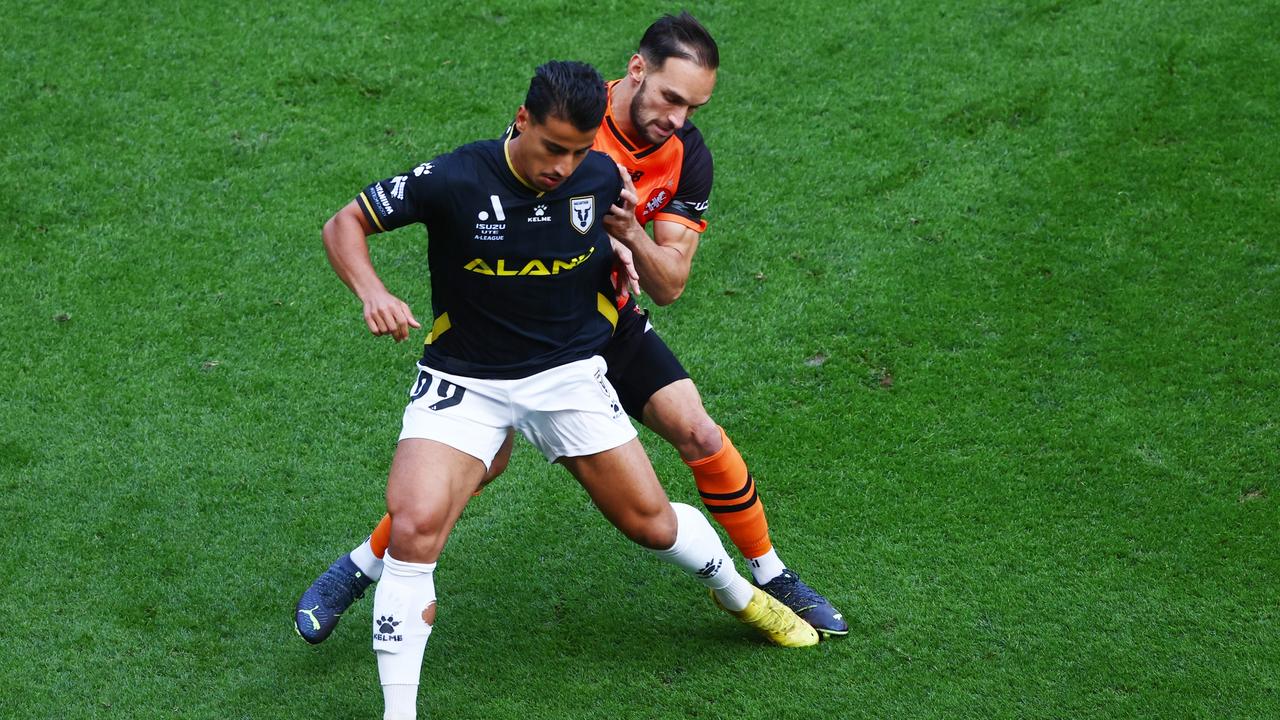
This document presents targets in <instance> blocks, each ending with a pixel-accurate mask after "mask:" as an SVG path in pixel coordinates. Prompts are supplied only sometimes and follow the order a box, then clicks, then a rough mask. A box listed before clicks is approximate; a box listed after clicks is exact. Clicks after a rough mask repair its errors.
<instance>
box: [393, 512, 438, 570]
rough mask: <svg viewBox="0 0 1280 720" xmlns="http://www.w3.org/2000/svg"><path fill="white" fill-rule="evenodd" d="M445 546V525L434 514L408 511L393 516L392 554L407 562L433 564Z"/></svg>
mask: <svg viewBox="0 0 1280 720" xmlns="http://www.w3.org/2000/svg"><path fill="white" fill-rule="evenodd" d="M443 546H444V523H443V522H441V519H440V518H439V517H438V516H436V515H435V514H432V513H421V512H414V511H412V510H406V511H402V512H398V513H392V515H391V541H390V544H389V547H390V551H391V553H392V554H393V555H394V556H395V557H396V558H397V559H398V560H402V561H405V562H433V561H434V560H435V557H436V556H438V555H439V554H440V549H441V548H442V547H443Z"/></svg>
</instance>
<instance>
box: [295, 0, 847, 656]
mask: <svg viewBox="0 0 1280 720" xmlns="http://www.w3.org/2000/svg"><path fill="white" fill-rule="evenodd" d="M718 66H719V51H718V49H717V47H716V43H715V41H714V40H713V39H712V37H711V35H710V33H708V32H707V30H706V29H705V28H704V27H703V26H702V25H701V24H700V23H699V22H698V21H697V20H696V19H694V18H693V16H691V15H689V14H688V13H682V14H680V15H678V16H672V15H667V16H664V17H662V18H660V19H659V20H658V21H657V22H655V23H654V24H653V25H651V26H650V27H649V28H648V30H647V31H646V32H645V34H644V37H643V38H641V41H640V47H639V49H638V51H637V52H636V53H635V54H634V55H632V56H631V59H630V61H629V62H628V63H627V72H626V75H624V76H623V77H622V78H620V79H618V80H615V81H614V82H612V83H609V103H608V108H607V110H606V113H605V117H604V121H603V122H602V124H601V128H600V131H599V132H598V133H597V134H596V139H595V143H594V145H593V148H594V149H596V150H599V151H601V152H605V153H608V154H609V156H610V157H612V158H613V160H614V161H615V162H616V163H618V164H619V166H620V169H622V170H625V173H624V176H625V177H624V180H625V185H624V195H626V196H628V199H629V200H631V203H634V206H635V207H634V212H632V211H630V210H628V209H624V208H622V207H618V206H614V207H612V208H611V209H610V214H609V215H608V217H606V218H605V226H606V228H607V229H608V231H609V233H610V235H612V236H613V237H614V238H616V239H617V240H619V241H620V242H621V243H623V244H624V245H626V246H627V247H628V248H629V249H630V250H631V252H632V256H633V258H634V263H635V267H636V270H637V271H638V272H639V275H640V287H641V289H642V290H643V291H644V292H645V293H646V294H648V295H649V297H650V299H652V300H653V301H654V302H655V303H657V304H658V305H666V304H668V303H671V302H673V301H675V300H676V299H677V298H678V297H679V296H680V294H681V293H682V292H683V290H684V287H685V283H686V282H687V281H688V279H689V273H690V267H691V265H692V262H693V256H694V253H695V252H696V251H697V248H698V241H699V239H700V237H701V234H702V232H703V231H704V230H705V229H706V227H707V223H706V221H705V220H704V219H703V214H704V213H705V212H706V210H707V206H708V201H709V199H710V196H711V186H712V159H711V152H710V150H709V149H708V148H707V146H706V144H705V143H704V142H703V139H702V134H701V133H700V132H699V131H698V129H697V128H696V127H695V126H694V125H693V123H692V122H691V121H690V117H691V116H692V115H693V113H694V112H695V111H696V110H697V109H698V108H699V107H701V106H703V105H705V104H706V103H707V102H708V101H709V100H710V99H711V94H712V92H713V90H714V89H715V82H716V70H717V68H718ZM646 225H650V226H651V227H652V235H650V234H649V233H647V232H646V231H645V226H646ZM602 355H603V357H604V358H605V360H606V361H607V362H608V368H609V369H608V378H609V381H610V382H611V383H612V384H613V386H614V388H615V389H616V390H617V393H618V397H619V399H620V400H621V402H622V405H623V408H624V409H625V410H626V411H627V413H628V414H630V415H631V416H632V417H634V418H636V419H638V420H640V421H641V422H642V423H644V425H646V426H647V427H648V428H650V429H651V430H653V431H654V432H655V433H657V434H658V435H660V436H662V438H663V439H665V440H666V441H667V442H669V443H671V445H672V446H673V447H675V449H676V450H677V451H678V452H679V453H680V457H681V458H682V459H683V460H684V461H685V463H686V464H687V465H688V466H689V468H690V469H691V470H692V472H693V477H694V482H695V483H696V484H697V487H698V491H699V493H700V495H701V497H702V501H703V504H704V506H705V507H706V508H707V510H709V511H710V512H711V515H712V517H713V518H714V519H715V520H716V521H717V522H719V523H720V525H721V526H722V527H724V529H725V530H726V532H728V534H729V538H730V539H731V540H732V541H733V544H734V545H735V546H737V548H738V550H739V551H740V552H741V553H742V555H743V557H744V558H746V560H747V563H748V565H749V566H750V569H751V574H752V577H753V578H754V580H755V582H756V584H757V585H758V586H759V587H760V588H761V589H763V590H764V591H765V592H767V593H769V594H770V595H772V596H774V597H775V598H777V599H778V600H781V601H782V602H783V603H785V604H786V605H787V606H788V607H790V608H791V609H792V610H794V611H795V612H796V613H797V614H798V615H800V617H801V618H803V619H804V620H805V621H806V622H808V623H809V624H810V625H812V626H813V627H814V629H816V630H817V631H818V632H819V633H821V634H822V635H823V636H840V635H845V634H847V633H848V631H849V627H848V624H847V623H846V622H845V620H844V618H843V616H842V615H841V614H840V612H839V611H837V610H836V608H835V607H833V606H832V605H831V603H830V602H829V601H828V600H827V599H826V598H825V597H823V596H822V595H820V594H819V593H818V592H816V591H815V590H814V589H813V588H811V587H810V586H809V585H807V584H806V583H804V582H803V581H801V580H800V578H799V576H798V575H797V574H796V573H795V572H793V571H792V570H790V569H788V568H787V567H786V565H785V564H784V563H783V562H782V560H781V559H780V557H779V555H778V552H777V550H776V549H775V548H774V547H773V543H772V541H771V539H770V536H769V525H768V521H767V519H766V517H765V511H764V504H763V503H762V502H761V500H760V495H759V493H758V491H757V488H756V486H755V481H754V479H753V478H752V476H751V473H750V472H749V471H748V469H747V465H746V463H745V461H744V460H743V459H742V456H741V454H739V452H738V450H737V448H735V447H734V446H733V443H732V442H730V440H729V438H728V436H727V435H726V434H725V432H724V430H723V429H722V428H720V426H719V425H717V424H716V422H715V421H714V420H712V419H711V417H710V415H708V414H707V411H706V409H705V408H704V407H703V405H702V398H701V396H700V395H699V393H698V389H697V387H696V386H695V385H694V383H693V381H692V380H691V379H690V378H689V374H688V372H687V371H686V370H685V369H684V367H683V366H681V364H680V361H679V360H677V359H676V357H675V355H674V354H673V353H672V352H671V350H670V348H668V347H667V345H666V343H664V342H663V341H662V339H661V338H660V337H659V336H658V334H657V333H656V332H655V331H654V330H653V328H652V326H651V324H650V323H649V320H648V314H647V313H646V312H645V311H643V310H642V309H641V308H640V307H639V306H638V305H637V304H636V303H635V300H634V299H633V298H630V297H623V298H621V299H620V300H619V312H618V324H617V328H616V331H615V333H614V336H613V338H612V339H611V340H610V341H609V343H608V345H607V346H606V348H605V350H604V351H603V353H602ZM511 442H512V438H511V437H508V439H507V443H506V444H505V445H504V447H503V448H502V451H501V452H500V453H499V456H498V458H496V459H495V460H494V462H493V464H492V466H491V467H490V470H489V473H488V476H487V477H486V482H487V481H489V480H492V479H493V478H494V477H496V476H497V475H499V474H500V473H501V472H502V471H503V469H504V468H505V467H506V462H507V460H508V458H509V456H510V451H511ZM389 527H390V524H389V522H388V520H387V518H386V517H384V518H383V521H382V523H381V524H379V526H378V527H377V529H375V530H374V532H373V534H372V535H371V536H370V537H369V539H368V540H366V541H365V542H364V543H363V544H362V545H361V546H360V547H358V548H356V549H355V550H353V551H352V552H351V553H349V554H347V555H344V556H342V557H341V558H339V559H338V560H336V561H335V562H334V563H333V564H332V565H331V566H330V567H329V569H328V570H326V571H325V573H324V574H323V575H321V576H320V577H319V578H317V579H316V581H315V582H314V583H313V584H312V585H311V587H309V588H308V589H307V591H306V593H304V594H303V596H302V598H301V599H300V600H299V602H298V605H297V608H296V613H295V626H296V627H297V629H298V632H299V634H300V635H302V637H303V638H304V639H306V640H307V641H308V642H312V643H318V642H322V641H323V640H324V639H325V638H327V637H328V636H329V634H330V633H331V632H332V631H333V628H334V627H336V625H337V622H338V619H339V617H340V616H341V613H342V612H344V611H345V610H346V609H347V608H348V607H349V606H350V605H351V603H352V602H354V600H355V599H356V598H358V597H360V596H361V594H362V593H363V591H364V589H365V588H366V587H368V585H369V584H371V583H372V582H374V581H375V580H377V578H378V577H379V576H380V575H381V572H382V561H381V558H382V556H383V554H384V552H385V550H386V546H387V537H388V532H389Z"/></svg>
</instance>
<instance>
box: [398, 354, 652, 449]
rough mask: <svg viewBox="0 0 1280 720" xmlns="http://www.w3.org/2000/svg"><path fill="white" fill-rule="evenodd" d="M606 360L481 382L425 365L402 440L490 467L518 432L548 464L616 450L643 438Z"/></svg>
mask: <svg viewBox="0 0 1280 720" xmlns="http://www.w3.org/2000/svg"><path fill="white" fill-rule="evenodd" d="M607 369H608V366H607V365H606V364H605V361H604V359H603V358H601V357H600V356H598V355H597V356H593V357H590V358H587V359H586V360H578V361H575V362H571V363H568V364H565V365H561V366H559V367H554V368H551V369H550V370H544V371H543V372H540V373H538V374H536V375H530V376H529V377H527V378H520V379H517V380H482V379H479V378H471V377H465V376H462V375H453V374H450V373H446V372H441V371H439V370H436V369H434V368H430V367H427V366H425V365H423V364H421V363H419V364H418V376H417V378H416V379H415V380H414V383H413V387H411V388H410V389H409V398H410V399H409V405H408V406H407V407H406V408H405V409H404V424H403V426H402V428H401V430H400V439H401V440H404V439H405V438H424V439H427V440H435V441H436V442H440V443H443V444H445V445H448V446H449V447H452V448H454V449H456V450H460V451H462V452H464V453H466V454H468V455H471V456H472V457H475V458H478V459H479V460H480V461H481V462H483V463H484V465H485V467H486V468H487V467H489V466H490V465H491V464H492V463H493V458H494V456H495V455H497V454H498V449H499V448H501V447H502V441H503V440H505V439H506V437H507V430H508V429H510V428H515V429H517V430H519V431H520V432H522V433H524V436H525V437H527V438H529V442H531V443H533V444H534V446H536V447H537V448H538V449H539V450H540V451H542V454H543V455H545V456H546V458H547V461H548V462H555V461H556V460H558V459H559V458H562V457H578V456H580V455H591V454H594V453H598V452H604V451H605V450H612V449H613V448H616V447H618V446H620V445H623V444H625V443H627V442H629V441H630V440H631V439H632V438H634V437H636V429H635V428H634V427H632V425H631V420H630V419H629V418H628V417H627V414H626V413H625V412H623V410H622V404H621V403H620V402H618V396H617V393H615V392H614V390H613V386H612V385H610V384H609V380H608V379H607V378H605V371H606V370H607Z"/></svg>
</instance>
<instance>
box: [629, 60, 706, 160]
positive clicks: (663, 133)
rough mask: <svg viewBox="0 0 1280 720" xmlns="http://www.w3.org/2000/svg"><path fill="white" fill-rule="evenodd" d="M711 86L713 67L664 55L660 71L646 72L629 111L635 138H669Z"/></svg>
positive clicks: (650, 140)
mask: <svg viewBox="0 0 1280 720" xmlns="http://www.w3.org/2000/svg"><path fill="white" fill-rule="evenodd" d="M715 86H716V72H715V71H714V70H708V69H706V68H704V67H702V66H700V65H698V64H696V63H693V62H690V61H689V60H685V59H683V58H667V61H666V62H665V63H663V65H662V68H661V69H660V70H657V71H656V72H655V71H652V70H649V71H646V73H645V76H644V79H643V80H641V81H640V87H639V88H637V89H636V93H635V96H634V98H633V99H632V101H631V111H630V113H629V119H630V120H631V127H633V128H635V130H636V132H637V133H638V134H639V135H640V137H639V138H637V139H639V140H643V141H645V142H647V143H649V144H651V145H657V144H659V143H661V142H662V141H664V140H666V139H667V138H669V137H671V136H672V135H673V134H674V133H675V131H676V130H679V129H680V127H681V126H683V125H684V122H685V120H688V119H689V117H690V116H691V115H693V113H694V111H696V110H697V109H698V108H699V107H701V106H702V105H705V104H706V102H707V101H708V100H710V99H711V91H712V90H714V89H715Z"/></svg>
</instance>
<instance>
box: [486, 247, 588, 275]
mask: <svg viewBox="0 0 1280 720" xmlns="http://www.w3.org/2000/svg"><path fill="white" fill-rule="evenodd" d="M595 251H596V249H595V248H594V247H593V248H590V249H588V250H587V251H586V252H584V253H582V254H581V255H579V256H577V257H575V258H570V259H568V260H559V259H545V260H540V259H537V258H534V259H532V260H523V259H519V260H508V259H507V258H498V260H497V261H496V262H495V263H494V264H493V265H492V266H491V265H489V263H488V262H485V260H484V258H476V259H475V260H472V261H471V262H469V263H467V264H466V265H464V266H463V269H464V270H470V271H471V272H474V273H480V274H481V275H496V276H500V277H516V276H518V275H559V274H560V273H563V272H569V271H570V270H573V269H575V268H577V267H578V266H580V265H582V264H583V263H584V262H586V261H587V260H589V259H590V258H591V255H592V253H594V252H595Z"/></svg>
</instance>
